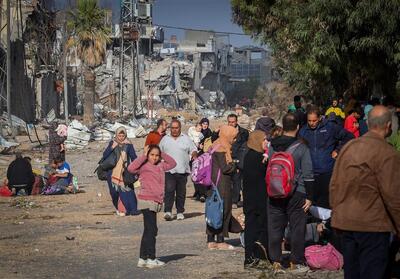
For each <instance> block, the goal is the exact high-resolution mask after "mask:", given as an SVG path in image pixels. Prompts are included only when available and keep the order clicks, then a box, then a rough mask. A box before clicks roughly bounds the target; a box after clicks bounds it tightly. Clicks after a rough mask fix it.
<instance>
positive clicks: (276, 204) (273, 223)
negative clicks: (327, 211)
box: [267, 113, 314, 273]
mask: <svg viewBox="0 0 400 279" xmlns="http://www.w3.org/2000/svg"><path fill="white" fill-rule="evenodd" d="M282 124H283V135H282V136H280V137H277V138H274V139H272V141H271V146H270V149H269V158H270V159H271V158H272V156H273V154H274V153H275V152H289V153H290V154H291V155H292V157H293V162H294V169H295V170H294V177H295V178H296V179H295V182H294V185H293V187H294V190H293V193H292V194H291V195H289V196H288V197H286V198H274V197H269V203H268V211H267V212H268V244H269V245H268V247H269V249H268V253H269V256H270V259H271V261H272V263H273V268H274V270H276V271H277V272H280V271H281V270H282V264H281V263H282V258H281V257H282V246H281V244H282V240H283V238H284V232H285V228H286V227H287V226H289V231H290V247H291V254H290V267H289V269H290V270H291V271H292V272H294V273H300V272H306V271H308V267H307V266H306V264H305V258H304V249H305V241H304V239H305V231H306V212H307V211H308V209H309V208H310V206H311V196H312V193H313V189H314V177H313V168H312V160H311V155H310V150H309V148H308V147H307V145H306V144H304V142H303V141H301V140H298V139H297V137H296V136H297V132H298V130H299V122H298V120H297V117H296V115H295V114H293V113H288V114H286V115H285V116H284V117H283V119H282ZM289 150H291V151H289ZM288 223H289V225H288Z"/></svg>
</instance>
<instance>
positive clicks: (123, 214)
mask: <svg viewBox="0 0 400 279" xmlns="http://www.w3.org/2000/svg"><path fill="white" fill-rule="evenodd" d="M115 214H117V216H120V217H123V216H125V215H126V214H125V212H119V211H118V210H117V211H116V212H115Z"/></svg>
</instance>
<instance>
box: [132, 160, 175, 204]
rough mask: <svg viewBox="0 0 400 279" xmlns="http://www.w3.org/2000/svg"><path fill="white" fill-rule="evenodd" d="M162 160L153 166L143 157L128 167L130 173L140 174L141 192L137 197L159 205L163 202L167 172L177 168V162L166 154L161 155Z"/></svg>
mask: <svg viewBox="0 0 400 279" xmlns="http://www.w3.org/2000/svg"><path fill="white" fill-rule="evenodd" d="M161 158H162V159H163V161H161V162H160V163H158V164H157V165H153V164H151V163H149V162H146V161H147V157H146V156H145V155H142V156H140V157H139V158H137V159H136V160H135V161H133V162H132V163H130V165H129V166H128V171H129V172H131V173H137V174H139V181H140V191H139V193H138V196H137V197H138V198H139V199H141V200H147V201H154V202H157V203H162V202H163V199H164V187H165V172H166V171H169V170H171V169H173V168H175V166H176V162H175V160H174V159H173V158H172V157H171V156H169V155H167V154H165V153H161Z"/></svg>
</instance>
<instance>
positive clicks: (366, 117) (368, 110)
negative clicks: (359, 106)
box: [364, 105, 374, 120]
mask: <svg viewBox="0 0 400 279" xmlns="http://www.w3.org/2000/svg"><path fill="white" fill-rule="evenodd" d="M373 108H374V107H373V106H372V105H366V106H365V107H364V120H367V119H368V113H369V112H370V111H371V110H372V109H373Z"/></svg>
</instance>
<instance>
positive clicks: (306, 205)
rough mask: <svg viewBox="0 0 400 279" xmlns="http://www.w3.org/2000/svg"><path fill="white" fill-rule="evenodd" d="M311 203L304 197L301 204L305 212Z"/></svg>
mask: <svg viewBox="0 0 400 279" xmlns="http://www.w3.org/2000/svg"><path fill="white" fill-rule="evenodd" d="M311 204H312V202H311V201H310V200H307V199H306V201H305V203H304V205H303V209H304V212H307V211H308V210H309V209H310V206H311Z"/></svg>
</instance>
